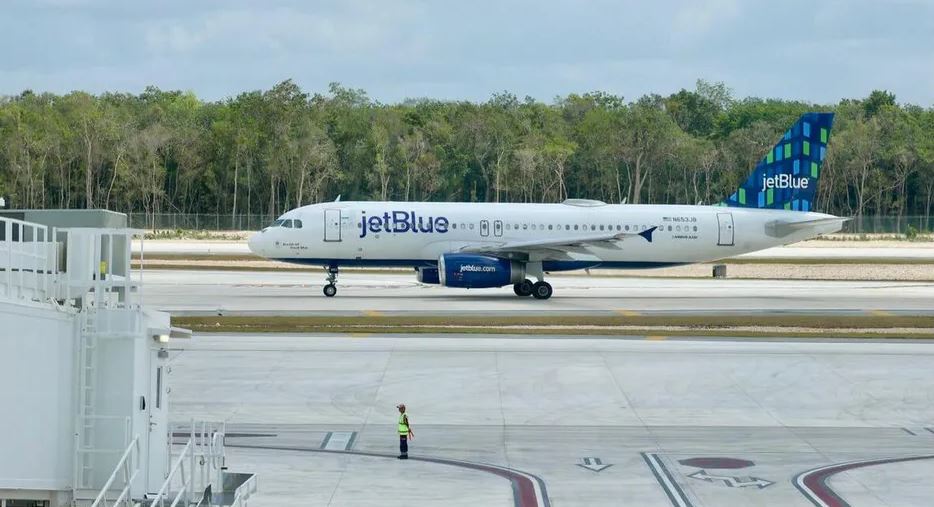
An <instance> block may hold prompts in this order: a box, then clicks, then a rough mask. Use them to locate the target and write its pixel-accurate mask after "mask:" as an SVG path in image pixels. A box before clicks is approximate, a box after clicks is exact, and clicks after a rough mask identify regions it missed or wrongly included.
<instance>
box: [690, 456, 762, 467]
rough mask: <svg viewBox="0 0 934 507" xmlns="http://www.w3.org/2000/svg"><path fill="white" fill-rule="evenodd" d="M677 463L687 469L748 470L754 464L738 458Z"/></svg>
mask: <svg viewBox="0 0 934 507" xmlns="http://www.w3.org/2000/svg"><path fill="white" fill-rule="evenodd" d="M678 463H681V464H682V465H687V466H689V467H697V468H729V469H734V468H748V467H751V466H753V465H755V463H753V462H752V461H749V460H748V459H739V458H688V459H682V460H679V461H678Z"/></svg>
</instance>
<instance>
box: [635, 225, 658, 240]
mask: <svg viewBox="0 0 934 507" xmlns="http://www.w3.org/2000/svg"><path fill="white" fill-rule="evenodd" d="M655 229H658V226H657V225H656V226H654V227H649V228H648V229H646V230H644V231H642V232H640V233H639V236H642V237H643V238H645V240H646V241H648V242H649V243H651V242H652V233H653V232H655Z"/></svg>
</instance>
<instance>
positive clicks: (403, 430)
mask: <svg viewBox="0 0 934 507" xmlns="http://www.w3.org/2000/svg"><path fill="white" fill-rule="evenodd" d="M405 416H406V414H399V434H400V435H408V434H409V425H408V424H406V422H405V421H406V418H405Z"/></svg>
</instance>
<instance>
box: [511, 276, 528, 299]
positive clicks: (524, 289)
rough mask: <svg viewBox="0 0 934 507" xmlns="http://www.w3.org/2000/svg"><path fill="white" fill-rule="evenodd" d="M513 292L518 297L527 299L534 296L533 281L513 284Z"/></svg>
mask: <svg viewBox="0 0 934 507" xmlns="http://www.w3.org/2000/svg"><path fill="white" fill-rule="evenodd" d="M512 291H513V292H515V293H516V295H517V296H520V297H526V296H531V295H532V281H531V280H522V281H521V282H519V283H517V284H513V286H512Z"/></svg>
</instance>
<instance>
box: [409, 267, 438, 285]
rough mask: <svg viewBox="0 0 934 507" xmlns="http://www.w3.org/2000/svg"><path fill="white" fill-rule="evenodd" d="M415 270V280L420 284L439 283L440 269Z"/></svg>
mask: <svg viewBox="0 0 934 507" xmlns="http://www.w3.org/2000/svg"><path fill="white" fill-rule="evenodd" d="M415 270H416V273H415V279H416V280H418V283H439V279H438V268H428V267H419V268H415Z"/></svg>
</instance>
